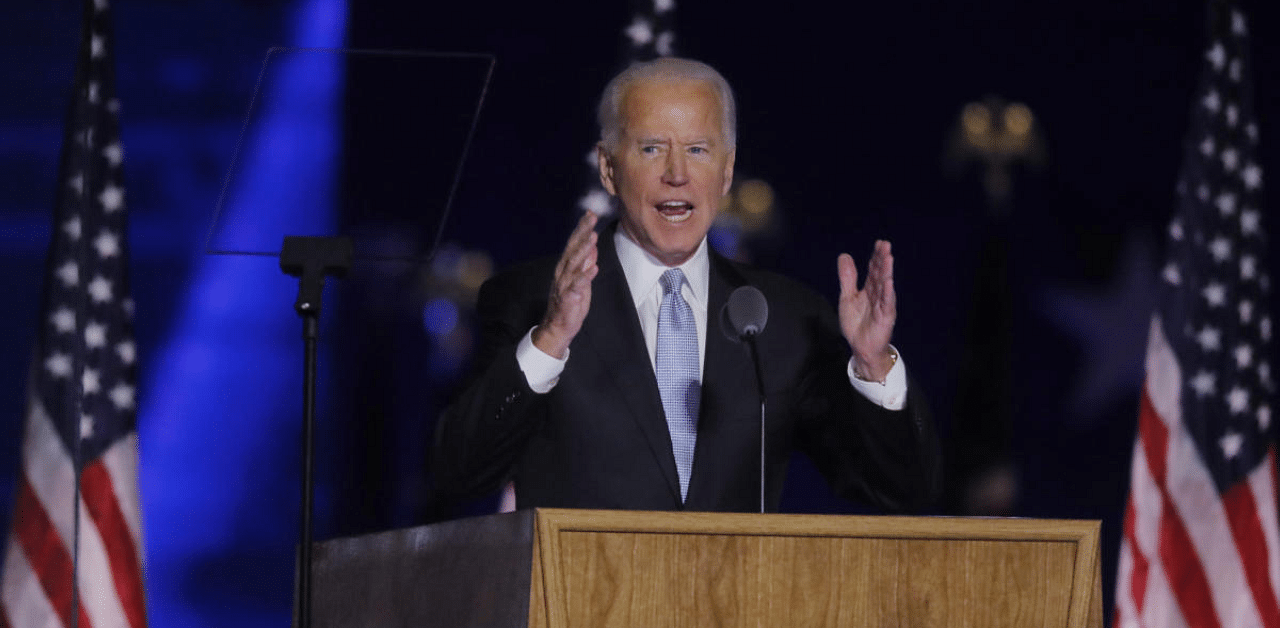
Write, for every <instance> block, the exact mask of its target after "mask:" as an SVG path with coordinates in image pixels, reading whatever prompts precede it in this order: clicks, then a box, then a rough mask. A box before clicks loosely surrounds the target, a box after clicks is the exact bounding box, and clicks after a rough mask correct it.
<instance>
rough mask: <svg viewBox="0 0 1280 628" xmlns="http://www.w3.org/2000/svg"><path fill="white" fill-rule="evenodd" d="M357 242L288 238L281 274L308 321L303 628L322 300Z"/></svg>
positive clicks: (298, 590) (303, 627)
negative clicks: (291, 283)
mask: <svg viewBox="0 0 1280 628" xmlns="http://www.w3.org/2000/svg"><path fill="white" fill-rule="evenodd" d="M352 249H353V246H352V243H351V238H345V237H334V238H325V237H314V236H285V238H284V246H283V247H282V248H281V249H280V270H282V271H284V272H285V274H288V275H292V276H294V277H297V278H298V299H297V301H295V302H294V304H293V308H294V310H296V311H297V312H298V316H301V317H302V339H303V343H304V344H305V353H306V356H305V364H304V366H303V382H302V517H301V519H302V521H301V523H300V524H299V528H300V529H299V531H298V538H299V541H298V543H299V547H298V579H297V582H296V583H295V585H296V586H295V589H294V604H295V605H296V606H295V608H294V613H295V617H296V618H297V624H295V625H296V626H297V627H298V628H310V626H311V510H312V506H311V496H312V484H313V483H312V477H311V467H312V464H311V459H312V450H313V441H314V431H315V413H316V362H317V353H318V351H317V346H318V344H319V339H320V302H321V297H322V296H323V294H324V278H325V277H326V276H328V275H332V276H334V277H343V276H344V275H346V273H347V269H349V268H351V256H352Z"/></svg>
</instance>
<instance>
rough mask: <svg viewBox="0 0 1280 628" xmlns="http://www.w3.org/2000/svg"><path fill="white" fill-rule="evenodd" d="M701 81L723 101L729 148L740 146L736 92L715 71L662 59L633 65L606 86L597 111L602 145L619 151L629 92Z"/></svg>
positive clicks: (723, 126) (690, 61)
mask: <svg viewBox="0 0 1280 628" xmlns="http://www.w3.org/2000/svg"><path fill="white" fill-rule="evenodd" d="M681 80H687V81H701V82H703V83H706V84H707V85H708V86H709V87H711V90H712V91H713V92H715V94H716V96H717V98H718V100H719V101H720V128H721V131H722V132H723V133H724V137H725V140H726V141H727V143H728V148H729V149H730V150H732V149H733V148H734V147H735V146H737V145H738V112H737V107H736V105H735V104H734V100H733V89H732V88H730V87H729V82H728V81H726V80H725V79H724V77H723V76H721V75H720V73H719V72H717V71H716V69H715V68H713V67H711V66H709V65H707V64H705V63H702V62H701V61H694V60H693V59H681V58H678V57H659V58H657V59H654V60H653V61H645V62H640V63H633V64H631V65H630V66H629V67H627V69H625V70H623V71H622V72H621V73H619V74H618V75H617V76H615V77H613V80H611V81H609V84H608V85H606V86H605V88H604V93H603V94H602V95H601V96H600V105H599V107H598V108H597V109H596V120H597V121H598V122H599V123H600V143H601V144H603V145H604V147H605V148H606V149H608V150H610V151H612V150H614V149H616V148H617V147H618V141H619V139H620V138H621V136H622V99H623V97H625V96H626V93H627V88H628V87H630V86H631V85H632V84H633V83H638V82H640V81H681Z"/></svg>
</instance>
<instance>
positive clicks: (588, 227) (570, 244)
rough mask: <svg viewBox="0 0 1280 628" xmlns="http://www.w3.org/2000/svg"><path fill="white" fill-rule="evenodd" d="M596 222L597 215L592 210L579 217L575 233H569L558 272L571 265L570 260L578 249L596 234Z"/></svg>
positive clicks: (557, 267)
mask: <svg viewBox="0 0 1280 628" xmlns="http://www.w3.org/2000/svg"><path fill="white" fill-rule="evenodd" d="M595 224H596V215H595V214H594V213H592V212H586V213H585V214H583V215H582V217H581V218H579V219H578V224H577V226H575V227H574V229H573V233H571V234H569V240H568V241H567V242H566V243H565V246H564V253H562V254H561V255H560V263H558V264H557V265H556V272H557V273H559V272H561V271H562V270H563V269H564V268H566V267H569V266H571V265H572V264H570V263H569V262H570V260H572V259H573V257H574V255H575V254H576V253H577V252H578V250H579V249H581V248H582V246H583V245H585V244H587V243H588V241H589V240H591V239H592V238H593V237H594V236H595V231H594V227H595Z"/></svg>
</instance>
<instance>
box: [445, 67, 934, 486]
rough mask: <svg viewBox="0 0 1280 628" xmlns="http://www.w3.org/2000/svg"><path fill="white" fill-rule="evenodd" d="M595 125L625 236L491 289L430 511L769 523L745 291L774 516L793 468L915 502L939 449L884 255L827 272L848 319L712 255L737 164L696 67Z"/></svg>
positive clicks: (448, 423) (728, 108)
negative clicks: (833, 274)
mask: <svg viewBox="0 0 1280 628" xmlns="http://www.w3.org/2000/svg"><path fill="white" fill-rule="evenodd" d="M599 121H600V126H601V140H600V144H599V146H598V148H597V155H598V162H599V167H600V180H601V182H602V183H603V184H604V187H605V189H606V190H608V191H609V193H610V194H611V195H613V196H615V197H616V198H617V199H618V201H619V204H620V205H621V212H620V213H621V215H620V218H619V220H618V221H617V222H616V223H613V224H609V225H606V226H604V228H603V229H602V230H599V232H597V230H596V229H595V227H596V220H597V219H596V217H595V215H593V214H590V213H588V214H586V215H584V216H583V217H582V219H581V221H579V223H578V225H577V228H576V229H575V230H574V232H573V234H572V235H570V236H569V241H568V244H567V245H566V247H565V250H564V253H563V254H562V255H561V256H560V257H559V259H558V260H553V259H547V260H541V261H535V262H532V263H527V264H524V265H520V266H517V267H515V268H512V269H510V270H508V271H506V272H504V273H502V274H500V275H498V276H497V277H494V278H493V279H491V280H490V281H488V282H487V283H486V284H485V285H484V287H483V288H482V289H481V292H480V297H479V303H478V305H477V309H478V312H479V316H480V318H481V330H482V334H483V341H482V347H481V351H480V354H479V365H478V366H479V369H478V372H477V374H476V376H475V378H474V380H473V381H472V382H471V384H470V385H469V386H468V387H467V388H466V389H465V391H464V392H463V393H462V394H461V395H460V396H459V398H458V399H457V401H456V402H455V403H454V404H453V405H452V406H451V407H450V408H449V409H448V410H447V411H446V412H445V414H444V416H443V417H442V418H441V422H440V425H439V429H438V431H437V439H436V451H435V457H434V462H435V471H436V480H437V489H438V491H439V492H440V494H441V495H442V496H445V497H457V496H463V495H469V494H477V493H481V492H484V491H487V490H492V489H494V488H496V487H498V486H500V485H501V484H502V483H504V482H506V481H507V480H513V481H514V483H515V490H516V498H517V504H518V505H519V507H521V508H524V507H535V506H547V507H574V508H625V509H643V510H715V511H755V510H757V509H759V508H760V490H761V489H760V477H761V470H760V465H761V462H760V459H761V455H760V448H761V443H760V410H759V404H758V399H759V397H758V396H757V392H756V387H757V384H756V380H755V375H754V372H753V366H752V363H751V360H750V358H749V356H748V354H747V352H746V346H745V345H744V344H743V343H741V342H740V341H739V340H738V339H737V338H735V337H734V335H733V334H732V333H726V331H725V330H724V329H723V327H724V322H723V321H722V320H721V317H720V314H719V313H720V311H721V309H722V307H723V306H724V304H725V302H726V300H727V299H728V296H729V294H730V293H731V292H732V291H733V290H734V289H735V288H736V287H738V286H742V285H751V286H755V287H756V288H758V289H759V290H761V291H762V292H763V293H764V295H765V296H766V297H767V299H768V302H769V304H770V313H769V320H768V324H767V327H766V329H765V331H764V332H763V333H761V334H760V335H759V336H758V337H757V346H758V348H759V352H760V356H761V361H762V368H763V381H764V387H765V392H766V393H767V397H768V403H767V412H766V425H767V428H766V433H767V438H766V439H765V447H766V455H765V460H766V462H765V471H764V477H765V487H764V493H765V502H766V507H767V509H768V510H776V509H777V507H778V503H779V500H780V495H781V491H782V484H783V479H784V475H785V473H786V468H787V464H788V462H789V460H790V455H791V452H792V451H793V450H794V449H797V448H798V449H800V450H802V451H804V452H805V453H806V454H807V455H809V456H810V458H812V460H813V461H814V463H815V464H816V465H817V467H818V469H819V470H820V471H821V472H822V473H823V474H824V475H825V476H826V478H827V479H828V481H829V482H830V483H831V485H832V487H833V489H834V490H835V491H836V492H837V493H838V494H840V495H843V496H846V497H848V498H851V499H870V500H872V501H873V502H875V503H877V504H879V505H880V506H881V507H884V508H887V509H891V510H910V509H915V508H919V507H921V506H922V505H924V504H926V503H927V502H928V501H929V500H930V499H931V498H932V497H933V495H934V493H935V492H936V487H937V473H938V460H937V453H936V451H937V441H936V436H935V434H934V432H933V426H932V424H931V422H930V420H929V419H928V418H927V416H926V415H925V414H924V410H923V404H922V403H921V401H920V400H919V399H918V398H916V387H915V386H914V385H910V384H909V383H908V378H907V375H906V370H905V365H904V363H903V360H901V359H899V358H898V354H897V353H896V352H895V351H894V349H893V348H892V347H891V346H890V345H889V339H890V335H891V333H892V331H893V325H894V321H895V317H896V310H895V296H894V290H893V257H892V255H891V254H890V247H889V243H888V242H877V243H876V246H875V252H874V254H873V256H872V258H871V261H870V263H869V264H868V272H867V277H866V282H865V286H864V287H863V289H861V290H859V289H858V287H857V280H858V276H857V275H858V271H857V268H856V267H855V265H854V262H853V260H852V258H850V257H849V256H848V255H840V256H839V258H838V260H837V271H838V274H839V278H840V288H841V290H840V301H839V307H838V312H839V313H838V315H837V314H836V313H835V312H833V311H832V309H831V307H830V305H829V304H827V303H826V302H825V300H824V299H822V298H821V297H820V296H819V295H817V294H816V293H814V292H813V291H811V290H809V289H808V288H805V287H803V286H801V285H799V284H797V283H795V282H793V281H791V280H788V279H786V278H784V277H781V276H779V275H777V274H774V273H769V272H765V271H761V270H757V269H754V268H751V267H748V266H745V265H740V264H737V263H734V262H731V261H729V260H727V259H725V258H723V257H721V256H719V255H718V254H716V253H715V252H714V251H712V250H710V248H709V247H708V245H707V230H708V229H710V227H711V224H712V221H713V220H714V219H715V216H716V211H717V208H718V207H719V205H720V201H721V199H722V198H723V197H724V195H725V194H727V193H728V192H729V187H730V185H731V183H732V180H733V164H734V157H735V155H736V151H737V146H736V133H735V130H734V129H735V109H734V100H733V94H732V91H731V90H730V88H729V86H728V84H727V83H726V82H725V80H724V78H723V77H721V76H720V74H719V73H718V72H716V71H715V70H714V69H712V68H711V67H709V66H707V65H705V64H702V63H699V62H696V61H690V60H684V59H674V58H663V59H658V60H656V61H653V62H649V63H641V64H636V65H633V66H631V67H630V68H628V69H627V70H625V71H624V72H622V73H621V74H619V75H618V76H617V77H615V78H614V79H613V81H611V82H610V84H609V85H608V87H607V88H606V89H605V92H604V95H603V97H602V98H601V101H600V107H599Z"/></svg>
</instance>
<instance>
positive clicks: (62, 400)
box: [0, 0, 146, 628]
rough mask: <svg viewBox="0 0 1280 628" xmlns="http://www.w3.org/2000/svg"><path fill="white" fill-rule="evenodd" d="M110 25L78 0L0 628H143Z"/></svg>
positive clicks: (101, 10)
mask: <svg viewBox="0 0 1280 628" xmlns="http://www.w3.org/2000/svg"><path fill="white" fill-rule="evenodd" d="M109 18H110V14H109V11H108V7H107V0H86V2H85V7H84V32H83V34H82V43H81V49H80V56H79V62H78V67H77V70H76V79H75V86H74V90H75V92H74V94H73V96H72V101H71V107H70V111H69V112H68V118H67V126H66V137H65V139H64V142H63V147H62V164H61V170H60V174H59V177H60V179H59V180H60V186H59V193H58V200H57V205H56V207H55V209H54V217H53V230H52V241H51V243H50V245H49V257H48V260H47V274H46V277H45V285H44V297H43V304H42V307H41V315H40V321H39V334H38V335H37V338H38V340H37V343H38V344H37V349H36V351H37V353H36V357H35V360H34V362H33V364H32V370H31V376H30V380H29V383H28V385H29V393H28V399H27V415H26V434H25V436H24V441H23V445H22V473H21V476H20V477H19V479H18V486H16V487H15V491H14V493H15V495H16V500H15V501H16V503H15V504H14V515H13V522H12V526H11V528H10V531H9V536H8V543H7V546H6V548H5V561H4V567H3V572H2V575H0V626H3V625H6V624H7V626H11V627H12V628H27V627H40V628H48V627H53V626H78V628H90V627H91V626H92V627H97V628H104V627H105V628H117V627H120V628H143V627H144V626H146V612H145V603H144V599H143V587H142V551H141V550H142V537H141V524H140V521H139V510H138V488H137V477H138V474H137V466H138V463H137V459H138V456H137V433H136V429H135V425H136V407H137V404H136V401H135V382H136V381H137V374H136V350H135V347H134V343H133V330H132V323H131V318H132V313H133V304H132V302H131V301H130V299H129V288H128V246H127V243H126V241H125V235H126V223H125V205H124V190H123V188H122V187H121V168H120V164H121V161H122V159H123V152H122V150H121V148H120V140H119V137H120V135H119V128H118V125H117V122H116V111H117V109H118V108H119V106H118V102H117V100H116V99H115V89H114V85H113V71H112V55H111V29H110V19H109ZM76 583H78V586H77V584H76Z"/></svg>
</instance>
